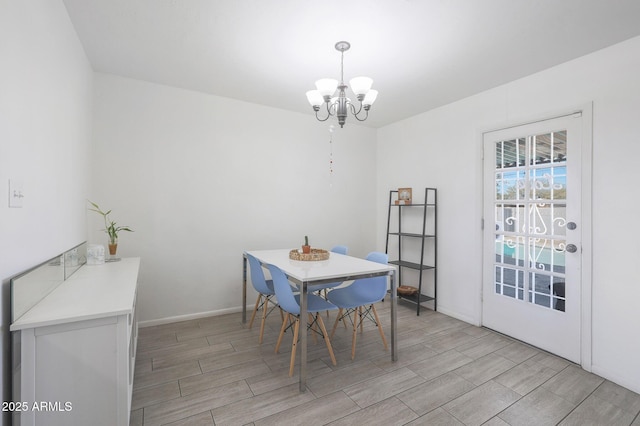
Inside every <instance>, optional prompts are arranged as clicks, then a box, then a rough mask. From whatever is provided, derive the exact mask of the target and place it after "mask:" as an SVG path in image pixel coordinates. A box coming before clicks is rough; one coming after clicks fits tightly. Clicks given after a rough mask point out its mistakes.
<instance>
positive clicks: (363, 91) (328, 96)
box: [307, 41, 378, 127]
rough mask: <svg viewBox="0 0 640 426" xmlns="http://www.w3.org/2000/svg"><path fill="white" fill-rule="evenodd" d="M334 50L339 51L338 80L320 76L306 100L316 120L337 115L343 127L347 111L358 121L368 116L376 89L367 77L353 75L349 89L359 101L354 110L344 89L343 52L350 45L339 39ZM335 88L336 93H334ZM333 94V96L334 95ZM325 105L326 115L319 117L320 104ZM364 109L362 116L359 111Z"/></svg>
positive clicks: (376, 92)
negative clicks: (314, 88)
mask: <svg viewBox="0 0 640 426" xmlns="http://www.w3.org/2000/svg"><path fill="white" fill-rule="evenodd" d="M335 47H336V50H337V51H339V52H340V54H341V59H340V81H339V82H338V80H334V79H332V78H321V79H320V80H318V81H316V90H309V91H308V92H307V100H308V101H309V103H310V104H311V106H312V107H313V110H314V111H315V113H316V118H317V119H318V121H326V120H328V119H329V117H337V118H338V124H340V127H344V123H345V121H346V119H347V115H348V111H351V114H352V115H353V116H354V117H355V118H356V120H358V121H364V120H366V119H367V118H368V117H369V109H371V105H373V103H374V102H375V100H376V98H377V96H378V91H377V90H372V89H371V86H372V85H373V80H372V79H371V78H369V77H355V78H352V79H351V80H350V81H349V84H350V85H351V90H352V91H353V93H354V94H355V95H356V99H358V102H360V107H359V108H358V110H357V111H356V106H355V105H354V104H353V103H352V102H351V99H349V98H347V95H346V89H348V88H349V86H347V85H346V84H344V52H345V51H347V50H349V48H350V47H351V45H350V44H349V42H347V41H339V42H337V43H336V46H335ZM336 90H337V91H338V92H337V95H336ZM334 95H335V96H334ZM323 103H324V104H325V105H326V108H327V116H326V117H324V118H320V116H319V115H318V112H319V111H320V107H321V106H322V104H323ZM363 110H364V116H361V115H360V113H361V112H362V111H363Z"/></svg>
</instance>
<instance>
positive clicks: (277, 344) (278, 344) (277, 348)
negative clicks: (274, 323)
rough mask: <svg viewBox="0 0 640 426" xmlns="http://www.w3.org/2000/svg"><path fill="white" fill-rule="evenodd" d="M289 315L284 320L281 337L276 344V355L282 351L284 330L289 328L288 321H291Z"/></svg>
mask: <svg viewBox="0 0 640 426" xmlns="http://www.w3.org/2000/svg"><path fill="white" fill-rule="evenodd" d="M289 315H290V314H287V316H286V318H285V319H283V320H282V327H280V335H279V336H278V341H277V342H276V351H275V352H276V353H278V351H279V350H280V343H282V336H284V330H285V329H286V328H287V320H288V319H289Z"/></svg>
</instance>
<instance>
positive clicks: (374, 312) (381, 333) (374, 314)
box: [371, 305, 388, 350]
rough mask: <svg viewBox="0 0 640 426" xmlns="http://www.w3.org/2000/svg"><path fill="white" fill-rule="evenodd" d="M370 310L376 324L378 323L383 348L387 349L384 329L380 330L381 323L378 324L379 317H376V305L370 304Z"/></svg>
mask: <svg viewBox="0 0 640 426" xmlns="http://www.w3.org/2000/svg"><path fill="white" fill-rule="evenodd" d="M371 310H372V311H373V316H374V317H375V319H376V324H378V330H379V331H380V337H382V344H383V345H384V349H385V350H387V349H388V347H387V339H386V338H385V337H384V331H382V324H380V318H378V312H377V311H376V305H371Z"/></svg>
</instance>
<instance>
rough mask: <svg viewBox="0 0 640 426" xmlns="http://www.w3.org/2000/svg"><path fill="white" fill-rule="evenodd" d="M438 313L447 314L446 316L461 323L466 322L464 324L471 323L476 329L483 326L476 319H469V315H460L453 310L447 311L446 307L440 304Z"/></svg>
mask: <svg viewBox="0 0 640 426" xmlns="http://www.w3.org/2000/svg"><path fill="white" fill-rule="evenodd" d="M438 312H440V313H441V314H445V315H446V316H449V317H452V318H455V319H458V320H460V321H464V322H466V323H469V324H471V325H475V326H476V327H480V326H481V325H482V324H481V323H480V322H479V321H478V320H477V319H476V318H472V317H469V316H467V315H460V313H459V312H456V311H451V310H449V309H447V307H446V306H444V307H443V306H442V305H440V304H438Z"/></svg>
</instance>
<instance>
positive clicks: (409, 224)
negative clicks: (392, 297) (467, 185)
mask: <svg viewBox="0 0 640 426" xmlns="http://www.w3.org/2000/svg"><path fill="white" fill-rule="evenodd" d="M437 195H438V192H437V190H436V188H425V190H424V202H423V203H413V202H412V203H411V204H396V200H397V199H398V191H397V190H391V191H389V213H388V216H387V242H386V248H385V252H386V253H387V254H389V255H390V256H392V257H393V260H390V261H389V263H391V264H393V265H397V266H398V285H412V286H413V287H417V288H418V292H417V294H415V295H411V296H406V295H405V296H401V295H398V297H399V298H401V299H404V300H407V301H409V302H412V303H415V304H416V314H417V315H420V308H421V307H422V305H423V304H425V303H428V302H431V303H432V304H433V310H434V311H435V310H437V308H438V305H437V297H438V285H437V284H438V280H437V269H436V265H437V259H438V251H437V249H438V244H437V242H438V241H437V240H438V238H437V235H436V234H437V232H436V231H437ZM394 210H397V213H396V212H395V211H394ZM392 222H393V223H392ZM405 229H406V230H405ZM390 248H391V252H390ZM396 256H397V257H396ZM407 269H409V270H413V271H416V272H415V273H414V274H413V275H412V276H410V277H409V278H407V280H411V279H413V280H414V281H413V282H405V277H406V276H407V275H409V274H407V272H408V271H406V270H407ZM427 274H431V281H430V284H431V285H430V286H429V287H430V288H428V289H427V288H423V284H424V281H425V276H428V275H427ZM415 281H417V285H415V284H416V283H415ZM427 307H428V305H427Z"/></svg>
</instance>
